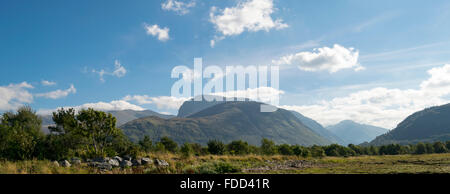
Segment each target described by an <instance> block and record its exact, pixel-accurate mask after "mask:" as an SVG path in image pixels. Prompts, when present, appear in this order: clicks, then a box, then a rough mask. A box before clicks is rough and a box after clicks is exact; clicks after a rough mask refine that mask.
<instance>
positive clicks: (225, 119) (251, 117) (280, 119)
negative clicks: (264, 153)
mask: <svg viewBox="0 0 450 194" xmlns="http://www.w3.org/2000/svg"><path fill="white" fill-rule="evenodd" d="M260 106H261V103H258V102H226V103H220V104H217V105H214V106H211V107H209V108H206V109H204V110H201V111H199V112H197V113H193V114H189V116H188V117H187V118H172V119H161V118H158V117H147V118H142V119H137V120H134V121H131V122H128V123H126V124H125V125H123V126H121V129H122V130H123V131H124V133H125V134H126V135H127V136H129V137H130V138H131V139H132V140H134V141H137V140H139V139H141V138H142V137H144V136H145V135H148V136H150V137H151V138H154V139H155V140H157V139H159V138H161V137H163V136H168V137H170V138H172V139H174V140H175V141H176V142H178V143H184V142H197V143H202V144H205V143H206V142H208V141H209V140H213V139H218V140H221V141H224V142H230V141H232V140H239V139H241V140H244V141H247V142H249V143H250V144H253V145H258V144H260V141H261V139H262V138H268V139H272V140H273V141H275V142H276V143H288V144H299V145H314V144H317V145H324V144H330V143H331V142H330V141H328V140H327V139H325V138H323V137H321V136H320V135H318V134H317V133H315V132H314V131H312V130H311V129H309V128H308V127H306V126H305V125H303V124H302V123H301V122H300V121H299V120H298V119H297V118H296V117H295V116H294V115H293V114H292V113H291V112H290V111H287V110H284V109H279V110H277V111H276V112H272V113H261V112H260Z"/></svg>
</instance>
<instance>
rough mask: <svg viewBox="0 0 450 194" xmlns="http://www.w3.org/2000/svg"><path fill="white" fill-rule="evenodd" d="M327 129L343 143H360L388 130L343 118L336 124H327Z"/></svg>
mask: <svg viewBox="0 0 450 194" xmlns="http://www.w3.org/2000/svg"><path fill="white" fill-rule="evenodd" d="M327 129H328V130H329V131H331V132H332V133H333V134H336V136H338V137H339V138H340V139H342V140H343V145H348V144H355V145H358V144H361V143H364V142H369V141H372V140H373V139H375V137H377V136H379V135H381V134H384V133H386V132H388V131H389V130H388V129H384V128H381V127H375V126H372V125H365V124H360V123H356V122H354V121H351V120H344V121H341V122H339V123H338V124H336V125H331V126H328V127H327Z"/></svg>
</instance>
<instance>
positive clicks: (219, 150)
mask: <svg viewBox="0 0 450 194" xmlns="http://www.w3.org/2000/svg"><path fill="white" fill-rule="evenodd" d="M207 144H208V152H209V153H211V154H213V155H223V154H225V152H226V148H225V144H224V143H223V142H221V141H219V140H210V141H208V143H207Z"/></svg>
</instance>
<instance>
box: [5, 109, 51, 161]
mask: <svg viewBox="0 0 450 194" xmlns="http://www.w3.org/2000/svg"><path fill="white" fill-rule="evenodd" d="M41 123H42V120H41V119H40V118H39V117H38V116H37V115H36V112H35V111H33V110H32V109H31V107H29V106H24V107H21V108H19V109H18V110H17V113H13V112H7V113H4V114H3V117H2V119H1V127H0V142H1V144H0V156H1V157H4V158H7V159H10V160H24V159H32V158H34V157H36V156H38V154H39V151H38V146H39V144H40V143H41V142H42V141H43V139H44V134H43V132H42V131H41Z"/></svg>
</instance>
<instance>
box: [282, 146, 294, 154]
mask: <svg viewBox="0 0 450 194" xmlns="http://www.w3.org/2000/svg"><path fill="white" fill-rule="evenodd" d="M278 153H280V154H281V155H286V156H290V155H294V151H293V150H292V148H291V146H290V145H288V144H281V145H279V146H278Z"/></svg>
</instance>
